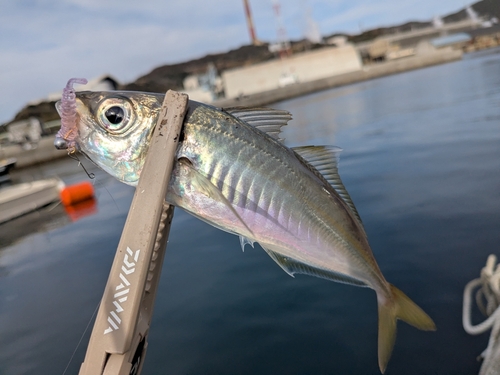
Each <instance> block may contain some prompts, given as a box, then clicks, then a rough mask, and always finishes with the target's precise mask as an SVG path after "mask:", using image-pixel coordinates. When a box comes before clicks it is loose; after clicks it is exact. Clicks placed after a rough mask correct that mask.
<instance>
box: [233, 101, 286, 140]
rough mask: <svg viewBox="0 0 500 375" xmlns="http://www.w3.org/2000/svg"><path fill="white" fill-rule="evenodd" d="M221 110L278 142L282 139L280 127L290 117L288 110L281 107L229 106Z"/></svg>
mask: <svg viewBox="0 0 500 375" xmlns="http://www.w3.org/2000/svg"><path fill="white" fill-rule="evenodd" d="M223 110H224V112H227V113H229V114H230V115H232V116H234V117H236V118H238V119H240V120H241V121H243V122H246V123H247V124H248V125H251V126H253V127H255V128H257V129H259V130H261V131H263V132H264V133H266V134H267V135H269V136H270V137H272V138H274V139H276V140H278V141H280V142H283V140H284V139H282V138H280V133H281V128H282V127H283V126H285V125H286V124H288V121H290V120H291V119H292V115H291V114H290V112H288V111H283V110H281V109H272V108H252V107H231V108H224V109H223Z"/></svg>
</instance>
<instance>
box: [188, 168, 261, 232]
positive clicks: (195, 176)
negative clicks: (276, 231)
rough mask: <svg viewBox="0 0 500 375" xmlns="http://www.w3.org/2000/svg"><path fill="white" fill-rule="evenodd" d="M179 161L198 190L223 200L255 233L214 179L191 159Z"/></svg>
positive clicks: (216, 199) (217, 199)
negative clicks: (196, 167)
mask: <svg viewBox="0 0 500 375" xmlns="http://www.w3.org/2000/svg"><path fill="white" fill-rule="evenodd" d="M178 162H179V164H180V165H181V167H184V168H185V171H186V172H187V174H188V176H187V178H189V181H190V182H191V185H192V186H193V187H194V189H195V190H196V191H198V192H199V193H201V194H204V195H205V196H207V197H209V198H210V199H213V200H214V201H218V202H222V203H223V204H224V205H225V206H226V207H227V208H229V209H230V210H231V212H232V213H233V214H234V216H235V217H236V218H237V219H238V220H239V221H240V222H241V223H242V224H243V225H244V226H245V228H246V229H247V230H248V233H250V234H251V235H253V232H252V230H251V229H250V228H249V227H248V225H247V224H246V223H245V222H244V221H243V219H242V218H241V216H240V215H238V213H237V212H236V210H235V209H234V207H233V206H232V205H231V203H230V202H229V201H228V200H227V198H226V197H225V196H224V194H222V192H221V191H220V190H219V189H218V188H217V186H215V185H214V184H213V183H212V181H210V180H209V179H208V178H207V177H205V176H204V175H202V174H201V173H200V172H198V171H197V170H196V169H195V168H194V166H193V164H192V163H191V162H190V161H189V159H187V158H180V159H179V160H178Z"/></svg>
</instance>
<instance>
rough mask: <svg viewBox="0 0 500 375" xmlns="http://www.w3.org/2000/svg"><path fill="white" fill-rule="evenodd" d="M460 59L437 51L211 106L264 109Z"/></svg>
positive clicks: (458, 53) (456, 53) (452, 53)
mask: <svg viewBox="0 0 500 375" xmlns="http://www.w3.org/2000/svg"><path fill="white" fill-rule="evenodd" d="M461 58H462V51H460V50H448V49H446V50H439V51H436V52H432V53H428V54H422V55H416V56H410V57H405V58H402V59H398V60H392V61H387V62H382V63H377V64H373V65H368V66H365V67H363V69H362V70H360V71H356V72H351V73H345V74H340V75H336V76H332V77H329V78H323V79H318V80H315V81H309V82H299V83H295V84H292V85H289V86H285V87H281V88H278V89H274V90H269V91H265V92H261V93H258V94H252V95H248V96H244V97H241V98H236V99H221V100H217V101H215V102H213V103H212V104H213V105H214V106H216V107H231V106H261V105H267V104H270V103H274V102H278V101H282V100H286V99H291V98H294V97H297V96H301V95H305V94H309V93H312V92H316V91H321V90H326V89H329V88H332V87H337V86H343V85H348V84H351V83H356V82H360V81H366V80H369V79H374V78H378V77H383V76H387V75H391V74H396V73H401V72H406V71H409V70H414V69H420V68H424V67H427V66H431V65H438V64H444V63H448V62H452V61H456V60H460V59H461Z"/></svg>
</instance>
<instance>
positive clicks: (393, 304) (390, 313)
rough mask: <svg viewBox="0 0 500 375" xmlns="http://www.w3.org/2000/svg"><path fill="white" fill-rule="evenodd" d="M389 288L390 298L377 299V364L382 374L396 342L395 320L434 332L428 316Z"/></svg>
mask: <svg viewBox="0 0 500 375" xmlns="http://www.w3.org/2000/svg"><path fill="white" fill-rule="evenodd" d="M389 286H390V290H391V296H390V297H389V298H379V299H378V364H379V367H380V372H382V373H384V371H385V369H386V367H387V363H388V362H389V358H390V357H391V353H392V348H393V346H394V341H395V340H396V320H397V319H401V320H403V321H405V322H406V323H408V324H410V325H412V326H414V327H415V328H418V329H421V330H423V331H435V330H436V325H435V324H434V322H433V321H432V319H431V318H430V317H429V315H427V314H426V313H425V312H424V311H423V310H422V309H421V308H420V307H418V306H417V305H416V304H415V303H414V302H413V301H412V300H411V299H410V298H408V297H407V296H406V294H404V293H403V292H402V291H400V290H399V289H398V288H396V287H395V286H394V285H391V284H389ZM381 300H383V302H381Z"/></svg>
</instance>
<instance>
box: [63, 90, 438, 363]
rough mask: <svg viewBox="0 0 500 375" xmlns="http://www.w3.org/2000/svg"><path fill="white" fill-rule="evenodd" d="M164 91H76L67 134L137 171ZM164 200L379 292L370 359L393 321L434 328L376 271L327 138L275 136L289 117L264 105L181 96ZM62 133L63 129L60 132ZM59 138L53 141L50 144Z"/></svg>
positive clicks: (290, 259) (96, 157)
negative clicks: (219, 105) (312, 141)
mask: <svg viewBox="0 0 500 375" xmlns="http://www.w3.org/2000/svg"><path fill="white" fill-rule="evenodd" d="M163 97H164V95H160V94H150V93H137V92H80V93H77V94H76V99H75V100H76V111H77V114H78V116H77V120H76V121H75V123H74V125H73V126H74V127H75V128H76V129H77V130H78V136H76V137H74V139H72V140H71V147H76V149H78V150H79V151H80V152H82V153H84V154H85V155H86V156H87V157H88V158H90V159H91V160H92V161H93V162H94V163H95V164H97V165H98V166H100V167H101V168H102V169H104V170H105V171H106V172H108V173H110V174H111V175H113V176H114V177H116V178H117V179H118V180H120V181H122V182H124V183H126V184H130V185H135V184H137V181H138V179H139V176H140V173H141V169H142V166H143V163H144V159H145V155H146V152H147V149H148V141H149V139H150V137H151V135H152V132H153V129H154V126H155V124H156V121H157V117H158V115H159V110H160V108H161V104H162V102H163ZM188 105H189V108H188V112H187V114H186V117H185V120H184V126H183V133H182V136H181V139H180V142H179V147H178V150H177V154H176V162H175V164H174V169H173V171H172V177H171V181H170V184H169V188H168V194H167V201H168V202H169V203H171V204H173V205H175V206H178V207H181V208H183V209H184V210H186V211H187V212H189V213H191V214H192V215H194V216H196V217H198V218H200V219H202V220H204V221H206V222H208V223H209V224H211V225H213V226H215V227H216V228H219V229H222V230H224V231H227V232H230V233H233V234H236V235H238V236H240V241H241V246H242V247H244V246H245V244H247V243H249V244H252V245H253V243H254V242H258V243H259V244H260V245H261V246H262V248H263V249H264V250H265V251H266V252H267V253H268V254H269V256H270V257H271V258H272V259H273V260H274V261H275V262H276V263H278V265H279V266H280V267H281V268H282V269H283V270H284V271H285V272H286V273H288V274H289V275H292V276H293V275H294V274H295V273H303V274H308V275H313V276H317V277H321V278H326V279H329V280H333V281H337V282H342V283H347V284H352V285H357V286H363V287H370V288H372V289H374V290H375V292H376V293H377V302H378V313H379V338H378V347H379V349H378V359H379V367H380V371H381V372H382V373H383V372H384V371H385V369H386V366H387V363H388V361H389V357H390V355H391V352H392V348H393V345H394V341H395V336H396V320H397V319H401V320H403V321H405V322H407V323H409V324H411V325H413V326H415V327H416V328H419V329H422V330H435V325H434V322H433V321H432V319H431V318H430V317H429V316H428V315H427V314H426V313H425V312H424V311H423V310H421V309H420V308H419V307H418V306H417V305H416V304H415V303H414V302H412V301H411V300H410V299H409V298H408V297H407V296H406V295H405V294H404V293H403V292H401V291H400V290H399V289H397V288H396V287H394V286H393V285H391V284H389V283H388V282H387V281H386V280H385V278H384V276H383V275H382V273H381V271H380V269H379V267H378V265H377V263H376V261H375V258H374V256H373V254H372V251H371V249H370V246H369V244H368V240H367V236H366V233H365V230H364V228H363V225H362V223H361V219H360V217H359V215H358V213H357V211H356V208H355V206H354V204H353V203H352V200H351V198H350V197H349V194H348V193H347V191H346V189H345V187H344V185H343V184H342V181H341V180H340V177H339V175H338V169H337V160H338V153H339V150H340V149H338V148H336V147H333V146H318V147H315V146H309V147H299V148H294V149H290V148H288V147H285V146H284V145H283V143H282V142H281V141H280V139H279V133H280V128H281V126H283V125H286V123H287V121H288V120H289V119H291V116H290V114H289V113H288V112H286V111H281V110H272V109H264V108H253V109H252V108H230V109H216V108H214V107H211V106H207V105H204V104H201V103H196V102H194V101H190V102H189V104H188ZM63 133H64V132H63ZM65 143H66V140H65V139H63V138H61V137H59V138H58V139H57V140H56V145H57V147H58V148H64V147H65Z"/></svg>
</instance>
